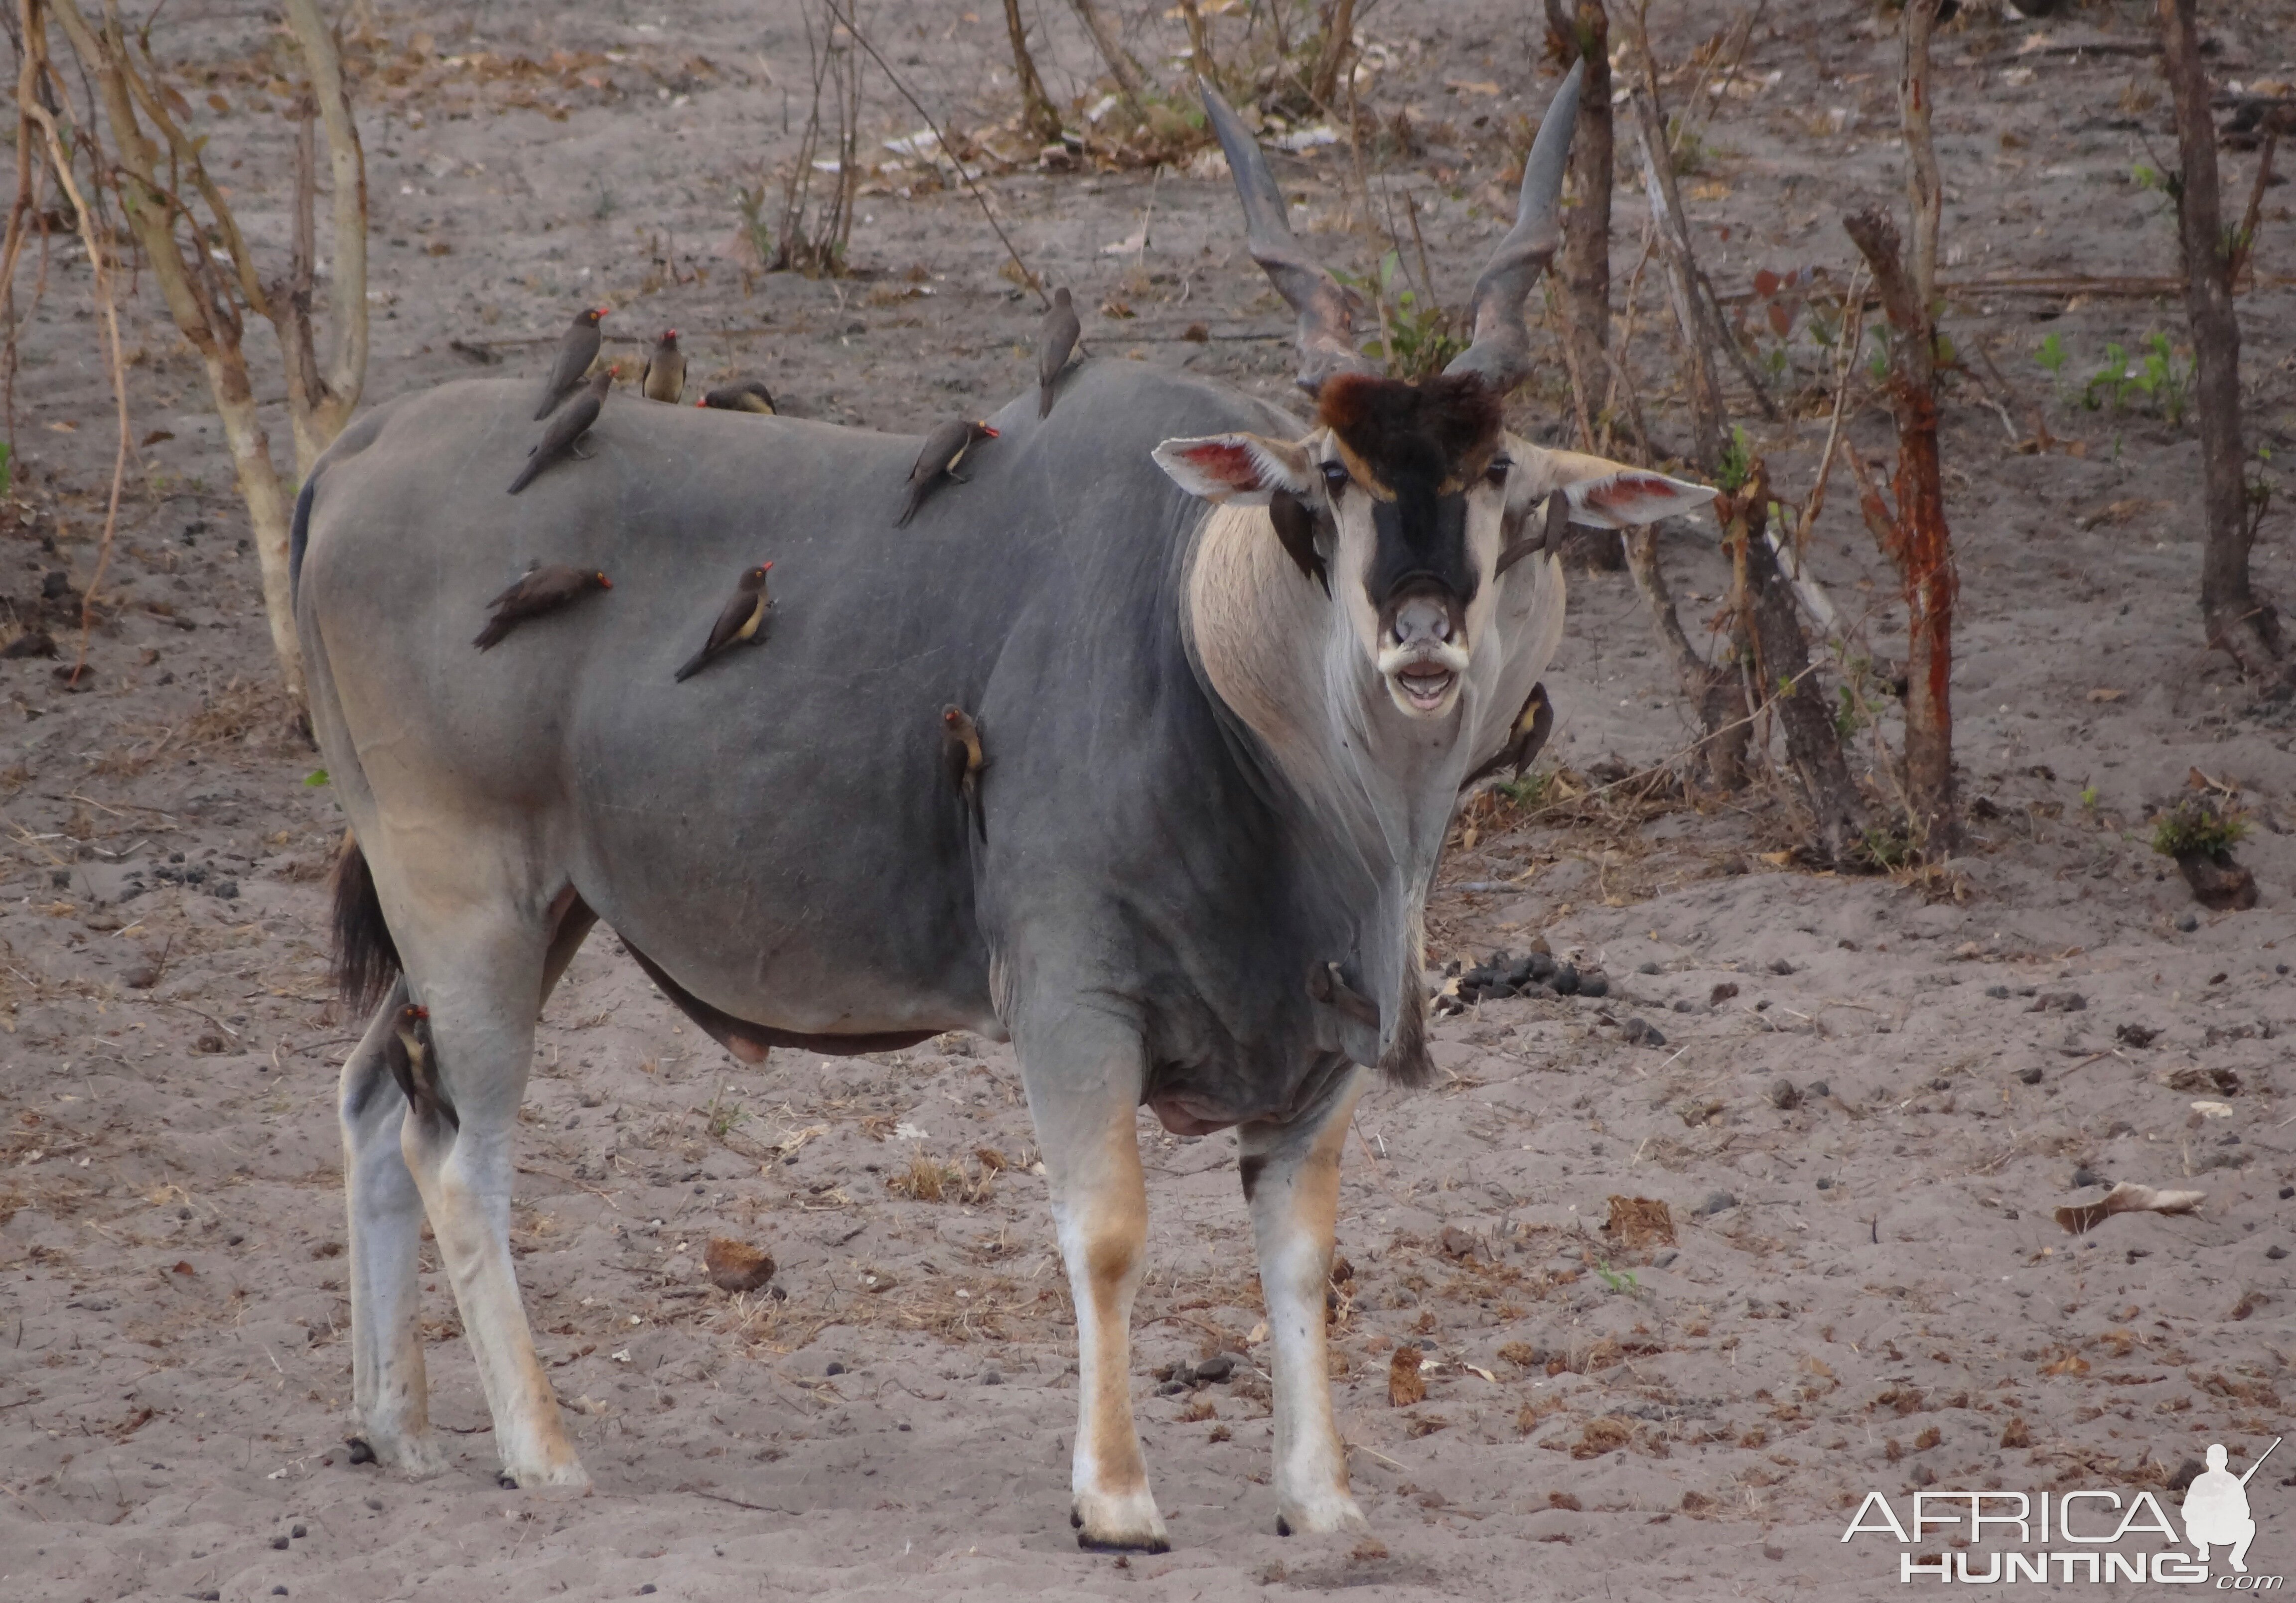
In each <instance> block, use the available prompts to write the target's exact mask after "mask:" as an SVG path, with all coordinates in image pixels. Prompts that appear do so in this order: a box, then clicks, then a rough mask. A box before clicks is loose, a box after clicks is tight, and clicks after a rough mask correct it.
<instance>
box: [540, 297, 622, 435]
mask: <svg viewBox="0 0 2296 1603" xmlns="http://www.w3.org/2000/svg"><path fill="white" fill-rule="evenodd" d="M610 309H611V308H610V307H586V308H584V309H583V310H581V311H579V312H577V313H575V314H574V322H573V323H572V325H571V326H570V327H569V328H568V329H567V331H566V338H565V339H561V340H560V341H559V342H558V357H557V360H555V361H553V363H552V364H550V377H549V378H548V379H547V380H545V381H544V383H543V386H542V401H541V404H540V405H538V406H537V407H536V408H535V411H534V421H536V422H537V423H538V422H540V421H542V420H543V419H544V418H546V417H548V416H549V415H550V414H551V413H553V412H555V411H557V410H558V403H559V402H561V401H562V400H564V399H565V398H566V397H568V396H570V395H572V394H573V393H574V387H575V386H576V385H578V384H579V383H581V382H582V375H583V374H584V373H586V372H589V371H590V364H591V363H593V362H595V361H596V360H597V359H598V339H599V335H598V319H599V318H601V317H603V316H604V315H606V313H607V312H608V311H609V310H610Z"/></svg>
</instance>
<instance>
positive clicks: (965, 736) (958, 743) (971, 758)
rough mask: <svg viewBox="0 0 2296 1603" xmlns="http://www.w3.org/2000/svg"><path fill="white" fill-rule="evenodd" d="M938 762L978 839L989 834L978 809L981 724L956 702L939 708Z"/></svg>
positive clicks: (982, 762) (982, 761)
mask: <svg viewBox="0 0 2296 1603" xmlns="http://www.w3.org/2000/svg"><path fill="white" fill-rule="evenodd" d="M940 758H941V766H942V767H943V768H944V769H946V770H947V773H948V782H949V785H950V787H951V788H952V789H955V791H956V794H957V796H958V797H960V798H961V799H962V800H963V801H964V814H965V818H966V820H967V821H968V822H970V823H971V824H972V828H973V832H974V833H976V834H977V835H979V836H980V838H981V839H983V840H986V839H988V820H987V819H986V818H985V817H983V816H982V814H981V811H980V771H981V770H982V769H983V768H986V767H987V766H988V758H987V757H984V756H982V754H981V750H980V725H979V724H975V723H974V722H973V721H972V716H971V715H969V714H968V713H966V712H965V710H964V708H963V707H957V706H955V705H951V706H948V707H942V708H941V709H940Z"/></svg>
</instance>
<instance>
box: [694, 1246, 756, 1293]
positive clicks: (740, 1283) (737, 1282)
mask: <svg viewBox="0 0 2296 1603" xmlns="http://www.w3.org/2000/svg"><path fill="white" fill-rule="evenodd" d="M701 1265H702V1267H703V1268H704V1269H707V1270H708V1271H709V1283H710V1284H711V1285H713V1286H715V1287H717V1289H718V1290H720V1291H755V1290H756V1289H757V1288H758V1287H760V1286H762V1285H764V1284H765V1283H766V1282H767V1280H772V1279H773V1278H774V1261H773V1259H772V1258H771V1257H770V1256H769V1255H767V1254H765V1253H762V1252H759V1251H758V1249H757V1248H756V1247H750V1246H747V1245H745V1244H744V1243H742V1242H740V1241H736V1240H734V1239H733V1238H732V1237H730V1236H712V1237H711V1238H710V1239H709V1246H708V1247H704V1248H703V1249H702V1252H701Z"/></svg>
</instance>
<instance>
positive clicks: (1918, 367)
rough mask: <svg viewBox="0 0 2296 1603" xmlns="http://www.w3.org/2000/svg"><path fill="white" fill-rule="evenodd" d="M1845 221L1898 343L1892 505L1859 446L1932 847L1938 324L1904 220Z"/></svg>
mask: <svg viewBox="0 0 2296 1603" xmlns="http://www.w3.org/2000/svg"><path fill="white" fill-rule="evenodd" d="M1912 4H1931V5H1934V4H1936V0H1912ZM1842 226H1843V227H1844V228H1845V229H1847V230H1848V231H1849V237H1850V239H1851V240H1852V241H1854V242H1855V243H1856V244H1857V249H1858V250H1859V251H1860V252H1861V253H1862V254H1863V255H1864V256H1865V258H1866V266H1868V267H1870V268H1871V269H1872V271H1873V274H1874V289H1875V290H1876V291H1878V292H1879V294H1880V295H1881V298H1882V309H1883V310H1884V311H1885V312H1887V313H1888V314H1889V318H1890V326H1891V328H1892V329H1893V330H1894V331H1895V337H1894V338H1893V339H1892V340H1891V342H1890V350H1891V354H1892V358H1893V361H1892V369H1891V372H1890V383H1889V389H1890V411H1891V413H1892V414H1893V415H1894V417H1895V418H1896V420H1897V425H1898V469H1897V472H1896V474H1895V476H1894V478H1893V479H1892V483H1891V491H1892V493H1893V494H1894V495H1895V496H1896V498H1897V506H1896V508H1895V509H1894V510H1892V509H1891V508H1890V506H1889V505H1888V503H1885V502H1884V501H1883V500H1882V495H1881V492H1880V491H1879V490H1877V489H1876V488H1874V487H1873V485H1872V484H1871V483H1870V482H1868V481H1866V477H1865V469H1864V466H1863V464H1862V463H1860V462H1858V459H1857V453H1856V452H1855V451H1852V452H1850V453H1849V461H1850V464H1851V466H1852V467H1853V468H1854V469H1856V470H1857V475H1858V478H1859V483H1860V495H1859V507H1860V510H1861V511H1863V512H1864V513H1865V517H1866V527H1867V528H1871V529H1872V530H1873V532H1874V539H1875V540H1876V541H1877V542H1878V543H1879V544H1881V547H1882V552H1883V553H1884V554H1885V555H1887V556H1888V557H1889V559H1890V562H1891V563H1892V564H1893V565H1894V566H1895V567H1896V568H1897V570H1898V586H1899V589H1900V592H1901V593H1902V594H1903V595H1904V597H1905V601H1906V612H1907V664H1906V703H1905V706H1906V792H1907V806H1908V808H1909V810H1910V812H1911V814H1912V816H1911V817H1910V818H1908V819H1907V825H1908V827H1909V828H1910V830H1912V832H1913V834H1914V837H1915V840H1916V841H1917V842H1918V843H1919V844H1920V845H1922V846H1923V849H1924V850H1925V851H1927V852H1928V853H1930V854H1931V855H1932V856H1943V855H1948V854H1949V853H1950V852H1951V851H1952V850H1953V848H1954V847H1955V846H1956V845H1958V844H1959V841H1960V829H1961V825H1960V815H1959V810H1958V807H1957V806H1956V801H1955V797H1954V782H1953V697H1952V680H1953V609H1954V602H1955V600H1956V597H1957V596H1958V594H1959V593H1960V579H1959V577H1958V576H1957V575H1956V572H1955V570H1954V564H1953V540H1952V536H1951V534H1950V532H1949V531H1948V528H1947V527H1946V520H1945V492H1944V487H1943V476H1942V473H1941V470H1940V463H1939V454H1938V413H1937V390H1936V354H1937V331H1936V329H1935V327H1934V326H1933V325H1932V324H1931V320H1930V312H1929V307H1928V306H1927V304H1926V303H1924V302H1923V301H1922V300H1921V299H1919V298H1918V297H1917V296H1916V295H1915V291H1914V287H1913V279H1912V276H1911V274H1909V273H1908V272H1907V268H1906V264H1905V263H1904V261H1903V260H1902V259H1900V258H1899V256H1898V229H1897V225H1895V224H1893V223H1892V222H1890V219H1889V217H1887V216H1886V215H1884V214H1883V213H1882V212H1881V211H1880V210H1878V209H1876V210H1871V211H1863V212H1856V213H1853V214H1851V215H1850V216H1849V217H1844V218H1843V219H1842Z"/></svg>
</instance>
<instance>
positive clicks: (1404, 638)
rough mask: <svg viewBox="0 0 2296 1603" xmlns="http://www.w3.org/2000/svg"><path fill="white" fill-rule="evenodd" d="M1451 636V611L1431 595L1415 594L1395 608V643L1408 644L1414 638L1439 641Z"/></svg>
mask: <svg viewBox="0 0 2296 1603" xmlns="http://www.w3.org/2000/svg"><path fill="white" fill-rule="evenodd" d="M1450 638H1451V613H1450V609H1448V608H1447V607H1445V606H1444V605H1443V604H1442V603H1441V602H1440V601H1436V600H1435V599H1434V598H1433V597H1431V596H1415V597H1413V598H1412V599H1411V600H1410V601H1406V602H1404V603H1403V605H1402V606H1400V607H1398V608H1397V609H1396V610H1395V643H1396V644H1397V645H1399V646H1407V645H1409V644H1410V643H1411V642H1413V641H1415V640H1421V639H1424V640H1432V641H1436V642H1443V641H1447V640H1448V639H1450Z"/></svg>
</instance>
